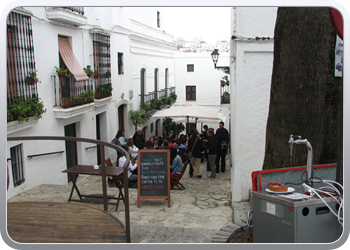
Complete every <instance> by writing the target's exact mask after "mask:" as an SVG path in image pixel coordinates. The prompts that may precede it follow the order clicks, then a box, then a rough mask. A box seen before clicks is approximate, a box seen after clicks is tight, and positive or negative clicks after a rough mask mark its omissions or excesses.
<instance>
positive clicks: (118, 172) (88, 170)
mask: <svg viewBox="0 0 350 250" xmlns="http://www.w3.org/2000/svg"><path fill="white" fill-rule="evenodd" d="M105 171H106V176H111V177H112V178H113V180H114V183H115V185H116V187H117V188H118V189H119V194H118V197H115V196H114V195H107V199H108V200H110V199H114V200H117V202H110V201H108V202H107V204H110V205H116V207H115V210H116V211H117V210H118V205H119V201H120V200H123V202H124V203H125V200H124V195H123V184H122V181H121V179H122V178H120V179H119V178H118V176H119V177H121V176H122V175H123V168H121V167H106V168H105ZM62 173H68V174H70V175H71V177H72V184H73V186H72V190H71V192H70V195H69V198H68V201H77V202H90V203H91V202H94V203H98V204H103V201H101V198H102V197H103V195H102V194H90V195H83V194H81V193H80V191H79V189H78V186H77V179H78V177H79V174H86V175H100V176H101V175H102V172H101V169H98V170H94V166H92V165H77V166H74V167H71V168H68V169H66V170H64V171H62ZM74 190H75V191H76V192H77V194H78V196H79V199H72V195H73V192H74ZM83 198H84V199H83Z"/></svg>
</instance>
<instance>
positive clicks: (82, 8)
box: [62, 7, 84, 15]
mask: <svg viewBox="0 0 350 250" xmlns="http://www.w3.org/2000/svg"><path fill="white" fill-rule="evenodd" d="M62 8H64V9H68V10H71V11H73V12H77V13H79V14H81V15H84V7H62Z"/></svg>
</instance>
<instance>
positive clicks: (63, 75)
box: [58, 73, 66, 82]
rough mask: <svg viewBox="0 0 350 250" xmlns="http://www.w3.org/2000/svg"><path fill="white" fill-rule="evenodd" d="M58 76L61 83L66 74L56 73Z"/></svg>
mask: <svg viewBox="0 0 350 250" xmlns="http://www.w3.org/2000/svg"><path fill="white" fill-rule="evenodd" d="M58 76H59V78H60V81H61V82H62V81H64V80H66V73H58Z"/></svg>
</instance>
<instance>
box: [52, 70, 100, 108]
mask: <svg viewBox="0 0 350 250" xmlns="http://www.w3.org/2000/svg"><path fill="white" fill-rule="evenodd" d="M51 77H52V78H53V85H54V96H55V105H54V106H55V107H59V106H61V107H62V108H70V107H75V106H79V105H83V104H86V103H91V102H93V101H94V98H95V96H94V84H93V81H92V79H89V80H88V81H79V82H75V81H74V79H73V77H66V78H65V79H64V80H63V81H60V79H59V77H58V75H53V76H51Z"/></svg>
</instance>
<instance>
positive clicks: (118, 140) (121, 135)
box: [111, 129, 126, 162]
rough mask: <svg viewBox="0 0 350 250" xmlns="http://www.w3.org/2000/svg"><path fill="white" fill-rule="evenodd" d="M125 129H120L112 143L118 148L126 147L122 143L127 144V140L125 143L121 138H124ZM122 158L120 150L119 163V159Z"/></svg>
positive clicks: (118, 154) (118, 153)
mask: <svg viewBox="0 0 350 250" xmlns="http://www.w3.org/2000/svg"><path fill="white" fill-rule="evenodd" d="M124 133H125V131H124V129H119V130H118V132H117V134H116V135H115V137H114V138H113V140H112V141H111V143H114V144H115V145H117V146H121V147H124V146H125V145H126V144H124V145H122V143H121V142H124V143H125V139H124V141H123V139H121V138H124ZM121 156H122V153H120V152H119V151H118V150H117V162H118V159H119V158H120V157H121Z"/></svg>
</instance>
